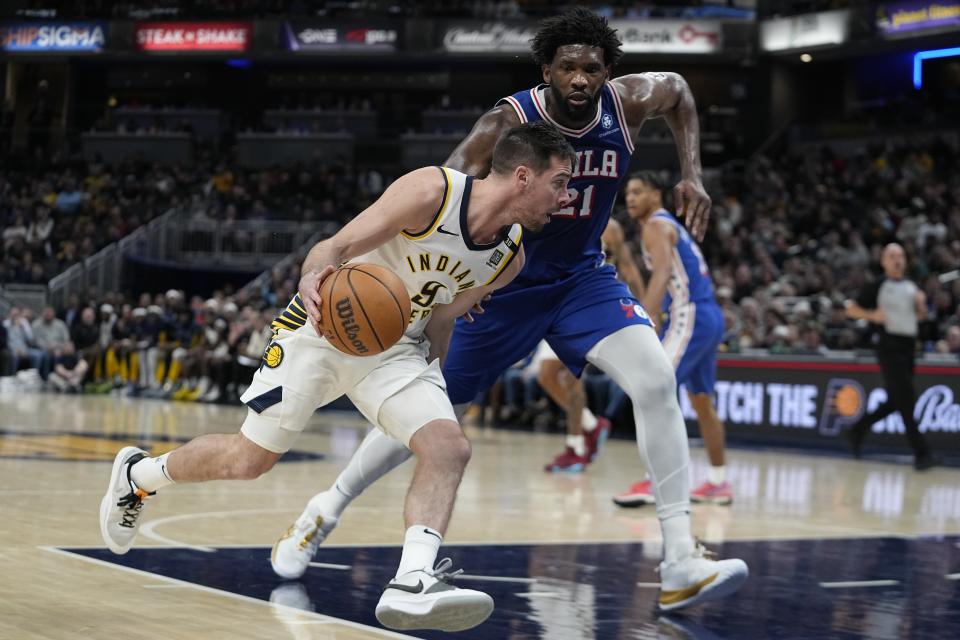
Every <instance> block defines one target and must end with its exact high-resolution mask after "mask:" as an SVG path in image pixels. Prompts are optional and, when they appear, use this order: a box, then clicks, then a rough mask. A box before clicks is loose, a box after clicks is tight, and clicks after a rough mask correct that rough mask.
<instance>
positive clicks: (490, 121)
mask: <svg viewBox="0 0 960 640" xmlns="http://www.w3.org/2000/svg"><path fill="white" fill-rule="evenodd" d="M518 124H520V118H519V117H517V113H516V112H515V111H514V110H513V109H512V108H511V107H508V106H507V105H500V106H497V107H494V108H493V109H491V110H490V111H487V112H486V113H485V114H483V115H482V116H480V119H479V120H477V122H476V124H474V125H473V130H471V131H470V133H469V134H468V135H467V137H466V138H464V139H463V142H461V143H460V144H459V145H457V148H456V149H454V150H453V153H451V154H450V157H449V158H447V161H446V162H444V163H443V165H444V166H445V167H450V168H451V169H456V170H457V171H460V172H462V173H466V174H467V175H471V176H475V177H477V178H485V177H486V176H487V174H488V173H490V163H491V161H492V159H493V147H494V145H496V144H497V140H499V139H500V134H502V133H503V132H504V131H506V130H507V129H509V128H510V127H515V126H517V125H518Z"/></svg>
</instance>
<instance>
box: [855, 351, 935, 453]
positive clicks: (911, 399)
mask: <svg viewBox="0 0 960 640" xmlns="http://www.w3.org/2000/svg"><path fill="white" fill-rule="evenodd" d="M877 359H878V360H879V361H880V373H881V375H882V376H883V386H884V389H886V391H887V401H886V402H884V403H883V404H881V405H880V406H879V407H877V408H876V409H874V410H873V412H872V413H868V414H864V416H863V417H862V418H860V419H859V420H858V421H857V422H856V424H854V425H853V426H852V427H851V429H852V430H853V431H855V432H856V433H857V436H859V438H861V439H862V438H863V437H864V436H865V435H866V434H867V431H868V430H869V429H870V426H871V425H872V424H873V423H874V422H877V421H878V420H883V419H884V418H886V417H887V416H889V415H890V414H891V413H894V412H896V411H899V412H900V417H901V418H903V426H904V428H905V429H906V432H907V440H908V441H909V442H910V447H911V448H912V449H913V453H914V455H915V456H917V457H918V458H920V457H925V456H928V455H929V454H930V449H929V447H928V446H927V441H926V440H925V439H924V437H923V436H922V435H920V429H919V428H918V427H917V421H916V419H915V418H914V417H913V409H914V406H915V404H916V395H915V393H914V390H913V363H914V344H913V340H910V345H909V346H908V347H907V346H900V345H897V346H881V348H880V349H878V350H877Z"/></svg>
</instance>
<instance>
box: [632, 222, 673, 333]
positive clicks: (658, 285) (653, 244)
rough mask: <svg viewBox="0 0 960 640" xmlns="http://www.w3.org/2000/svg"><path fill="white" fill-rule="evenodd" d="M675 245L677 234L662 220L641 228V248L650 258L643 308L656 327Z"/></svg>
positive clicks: (671, 266) (671, 268) (658, 323)
mask: <svg viewBox="0 0 960 640" xmlns="http://www.w3.org/2000/svg"><path fill="white" fill-rule="evenodd" d="M676 244H677V232H676V230H675V229H674V228H673V226H672V225H671V224H669V223H667V222H664V221H662V220H651V221H650V222H648V223H647V224H645V225H644V227H643V247H644V249H645V250H646V252H647V255H648V256H650V282H649V283H647V290H646V291H645V292H644V294H643V299H642V300H641V302H642V303H643V308H644V309H645V310H646V312H647V313H648V314H649V315H650V317H651V318H653V321H654V322H656V323H657V325H658V326H660V325H662V323H661V322H660V313H661V312H662V309H661V308H660V306H661V305H662V304H663V297H664V295H666V293H667V282H668V281H669V280H670V274H671V272H672V270H673V247H674V246H675V245H676Z"/></svg>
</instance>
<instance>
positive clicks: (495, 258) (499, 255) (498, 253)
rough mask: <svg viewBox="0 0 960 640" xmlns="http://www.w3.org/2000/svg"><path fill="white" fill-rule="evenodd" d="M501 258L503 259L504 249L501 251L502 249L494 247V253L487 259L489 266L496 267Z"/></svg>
mask: <svg viewBox="0 0 960 640" xmlns="http://www.w3.org/2000/svg"><path fill="white" fill-rule="evenodd" d="M501 260H503V251H500V249H494V250H493V255H491V256H490V259H489V260H487V266H490V267H495V266H497V265H498V264H500V261H501Z"/></svg>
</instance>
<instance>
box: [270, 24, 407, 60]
mask: <svg viewBox="0 0 960 640" xmlns="http://www.w3.org/2000/svg"><path fill="white" fill-rule="evenodd" d="M282 30H283V31H282V37H283V39H284V40H285V41H286V45H287V48H288V49H289V50H290V51H300V52H303V53H311V52H314V53H315V52H323V51H332V50H337V49H363V50H365V51H374V50H376V51H393V50H395V49H396V48H397V42H398V41H399V40H400V32H399V31H398V30H397V29H391V28H385V27H384V28H380V27H378V28H371V27H369V26H363V27H342V26H341V27H337V26H330V25H328V24H323V23H314V22H285V23H283V27H282Z"/></svg>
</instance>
